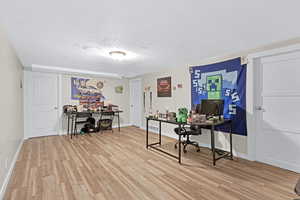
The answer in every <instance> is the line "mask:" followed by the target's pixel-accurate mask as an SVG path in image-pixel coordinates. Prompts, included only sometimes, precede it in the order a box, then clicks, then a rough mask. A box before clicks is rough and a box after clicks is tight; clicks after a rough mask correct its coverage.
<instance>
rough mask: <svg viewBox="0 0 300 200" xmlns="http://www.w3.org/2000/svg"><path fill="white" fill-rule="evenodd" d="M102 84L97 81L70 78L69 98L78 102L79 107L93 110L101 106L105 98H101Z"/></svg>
mask: <svg viewBox="0 0 300 200" xmlns="http://www.w3.org/2000/svg"><path fill="white" fill-rule="evenodd" d="M103 87H104V83H103V82H102V81H100V80H97V79H87V78H77V77H72V78H71V98H72V100H79V103H80V105H83V106H84V107H87V108H90V109H95V108H97V107H100V106H101V105H103V102H104V100H105V97H104V96H103V91H102V90H103Z"/></svg>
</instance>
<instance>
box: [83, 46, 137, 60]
mask: <svg viewBox="0 0 300 200" xmlns="http://www.w3.org/2000/svg"><path fill="white" fill-rule="evenodd" d="M80 48H81V50H82V51H83V52H85V53H86V54H88V55H92V56H102V57H105V58H108V59H112V60H115V61H130V60H136V59H138V58H140V55H138V54H136V53H134V52H132V51H128V50H127V49H126V50H125V49H124V48H121V47H101V46H99V45H98V44H89V43H88V44H85V45H81V46H80Z"/></svg>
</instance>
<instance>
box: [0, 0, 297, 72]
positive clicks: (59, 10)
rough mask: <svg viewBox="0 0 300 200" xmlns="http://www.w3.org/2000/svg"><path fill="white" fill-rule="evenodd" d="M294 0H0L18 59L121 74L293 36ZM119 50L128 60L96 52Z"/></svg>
mask: <svg viewBox="0 0 300 200" xmlns="http://www.w3.org/2000/svg"><path fill="white" fill-rule="evenodd" d="M299 8H300V1H298V0H294V1H292V0H276V1H275V0H248V1H242V0H224V1H220V0H188V1H184V0H180V1H177V0H160V1H158V0H127V1H124V0H109V1H103V0H77V1H75V0H48V1H41V0H26V1H19V0H7V1H3V0H1V6H0V23H1V24H2V25H4V27H5V28H6V31H7V33H8V35H9V38H10V39H11V41H12V43H13V45H14V47H15V49H16V51H17V53H18V55H19V57H20V59H21V61H22V62H23V64H24V65H25V66H31V65H32V64H37V65H46V66H56V67H64V68H73V69H80V70H90V71H97V72H109V73H118V74H121V75H125V76H133V75H137V74H142V73H147V72H154V71H159V70H162V69H163V68H172V67H178V66H185V65H187V64H195V63H199V62H200V60H201V59H204V58H208V57H214V56H218V55H224V54H229V53H233V52H237V51H241V50H246V49H250V48H254V47H257V46H261V45H265V44H269V43H272V42H277V41H281V40H286V39H289V38H293V37H298V36H300V26H299V22H298V21H299V19H300V12H299ZM86 46H89V47H90V46H92V47H97V48H99V49H100V50H107V49H121V50H127V51H130V52H133V53H135V54H136V57H135V58H134V59H132V60H125V61H121V62H120V61H114V60H111V59H110V58H107V57H105V56H102V55H100V54H98V53H97V52H93V51H92V52H87V51H84V50H83V48H82V47H86Z"/></svg>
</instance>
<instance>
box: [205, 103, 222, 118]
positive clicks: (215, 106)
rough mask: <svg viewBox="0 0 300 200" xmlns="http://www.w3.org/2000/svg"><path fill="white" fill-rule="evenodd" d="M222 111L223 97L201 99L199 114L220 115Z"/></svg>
mask: <svg viewBox="0 0 300 200" xmlns="http://www.w3.org/2000/svg"><path fill="white" fill-rule="evenodd" d="M223 111H224V100H223V99H202V101H201V110H200V114H203V115H206V116H221V115H223Z"/></svg>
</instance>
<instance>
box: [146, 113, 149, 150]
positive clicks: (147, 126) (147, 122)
mask: <svg viewBox="0 0 300 200" xmlns="http://www.w3.org/2000/svg"><path fill="white" fill-rule="evenodd" d="M148 129H149V120H148V119H146V148H147V149H148V144H149V142H148V136H149V130H148Z"/></svg>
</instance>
